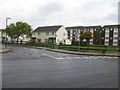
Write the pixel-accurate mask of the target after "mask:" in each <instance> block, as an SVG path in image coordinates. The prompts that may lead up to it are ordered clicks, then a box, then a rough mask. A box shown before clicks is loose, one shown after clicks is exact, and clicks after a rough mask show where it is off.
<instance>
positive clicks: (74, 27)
mask: <svg viewBox="0 0 120 90" xmlns="http://www.w3.org/2000/svg"><path fill="white" fill-rule="evenodd" d="M98 27H101V26H100V25H99V26H73V27H66V29H80V28H81V29H84V28H98Z"/></svg>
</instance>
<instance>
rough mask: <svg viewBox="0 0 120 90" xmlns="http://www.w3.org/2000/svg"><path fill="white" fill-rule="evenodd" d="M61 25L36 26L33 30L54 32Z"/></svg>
mask: <svg viewBox="0 0 120 90" xmlns="http://www.w3.org/2000/svg"><path fill="white" fill-rule="evenodd" d="M61 27H62V25H59V26H44V27H38V28H37V29H35V30H34V31H33V32H55V31H57V30H58V29H59V28H61Z"/></svg>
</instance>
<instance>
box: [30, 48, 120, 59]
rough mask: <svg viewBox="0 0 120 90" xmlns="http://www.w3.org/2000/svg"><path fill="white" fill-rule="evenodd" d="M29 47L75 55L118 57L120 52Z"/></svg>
mask: <svg viewBox="0 0 120 90" xmlns="http://www.w3.org/2000/svg"><path fill="white" fill-rule="evenodd" d="M31 48H37V49H44V50H49V51H53V52H60V53H67V54H76V55H90V56H111V57H120V53H91V52H77V51H68V50H61V49H51V48H46V47H34V46H31Z"/></svg>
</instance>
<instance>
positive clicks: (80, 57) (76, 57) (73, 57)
mask: <svg viewBox="0 0 120 90" xmlns="http://www.w3.org/2000/svg"><path fill="white" fill-rule="evenodd" d="M73 58H77V59H80V58H81V57H73Z"/></svg>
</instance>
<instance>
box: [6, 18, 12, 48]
mask: <svg viewBox="0 0 120 90" xmlns="http://www.w3.org/2000/svg"><path fill="white" fill-rule="evenodd" d="M9 19H11V18H6V28H7V23H8V20H9ZM5 37H6V40H5V42H6V43H7V32H6V36H5ZM6 43H5V47H7V44H6Z"/></svg>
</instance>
